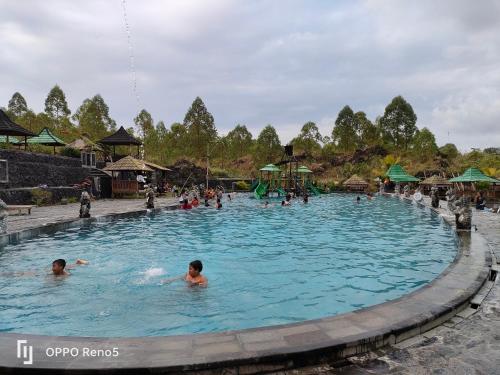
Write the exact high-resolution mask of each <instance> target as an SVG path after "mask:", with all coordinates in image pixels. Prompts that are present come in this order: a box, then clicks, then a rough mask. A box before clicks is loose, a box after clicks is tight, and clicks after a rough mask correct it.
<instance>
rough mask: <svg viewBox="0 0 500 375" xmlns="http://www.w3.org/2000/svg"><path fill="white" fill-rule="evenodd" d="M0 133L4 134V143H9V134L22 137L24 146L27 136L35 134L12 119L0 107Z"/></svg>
mask: <svg viewBox="0 0 500 375" xmlns="http://www.w3.org/2000/svg"><path fill="white" fill-rule="evenodd" d="M0 135H5V136H6V143H7V144H8V143H9V137H10V136H12V135H13V136H20V137H24V145H25V147H26V143H27V138H28V137H34V136H35V134H33V133H32V132H30V131H29V130H27V129H25V128H23V127H22V126H21V125H18V124H16V123H15V122H14V121H12V120H11V119H10V118H9V116H7V114H6V113H5V112H4V111H2V110H1V109H0Z"/></svg>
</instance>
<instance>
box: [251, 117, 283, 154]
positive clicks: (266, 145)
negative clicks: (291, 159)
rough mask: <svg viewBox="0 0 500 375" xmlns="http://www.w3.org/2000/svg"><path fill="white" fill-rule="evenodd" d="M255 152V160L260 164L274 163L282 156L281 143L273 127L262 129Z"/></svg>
mask: <svg viewBox="0 0 500 375" xmlns="http://www.w3.org/2000/svg"><path fill="white" fill-rule="evenodd" d="M255 151H256V153H255V159H256V160H257V161H258V162H260V163H262V162H264V163H273V162H275V161H276V160H275V159H277V158H278V157H279V156H280V154H281V153H282V149H281V142H280V139H279V137H278V133H276V129H274V127H273V126H271V125H267V126H266V127H265V128H264V129H262V131H261V132H260V134H259V136H258V137H257V141H256V143H255Z"/></svg>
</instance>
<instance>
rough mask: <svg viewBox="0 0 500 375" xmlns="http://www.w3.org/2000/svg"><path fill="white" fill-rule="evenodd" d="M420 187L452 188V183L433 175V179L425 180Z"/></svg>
mask: <svg viewBox="0 0 500 375" xmlns="http://www.w3.org/2000/svg"><path fill="white" fill-rule="evenodd" d="M420 185H430V186H437V187H446V186H450V185H451V182H449V181H448V180H447V179H446V178H444V177H441V176H438V175H436V174H435V175H432V176H431V177H427V178H426V179H425V180H423V181H422V182H421V183H420Z"/></svg>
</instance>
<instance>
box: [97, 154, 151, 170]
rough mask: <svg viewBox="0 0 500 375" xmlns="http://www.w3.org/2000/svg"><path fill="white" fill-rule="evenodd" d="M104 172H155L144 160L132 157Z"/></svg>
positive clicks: (107, 168)
mask: <svg viewBox="0 0 500 375" xmlns="http://www.w3.org/2000/svg"><path fill="white" fill-rule="evenodd" d="M103 171H148V172H152V171H153V170H152V169H151V168H150V167H148V166H147V165H146V164H145V163H144V162H143V161H142V160H138V159H135V158H133V157H132V156H125V157H124V158H122V159H120V160H118V161H117V162H115V163H111V164H110V165H108V166H106V167H105V168H103Z"/></svg>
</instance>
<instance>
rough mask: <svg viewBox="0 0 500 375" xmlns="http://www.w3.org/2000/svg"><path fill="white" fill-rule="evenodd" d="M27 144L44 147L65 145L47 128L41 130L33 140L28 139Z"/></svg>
mask: <svg viewBox="0 0 500 375" xmlns="http://www.w3.org/2000/svg"><path fill="white" fill-rule="evenodd" d="M28 143H29V144H35V145H44V146H65V145H66V143H64V141H62V140H61V139H59V138H57V137H56V136H55V135H54V134H53V133H52V132H51V131H50V130H49V129H48V128H43V130H42V131H41V132H40V133H39V134H38V135H37V136H36V137H33V138H30V139H28Z"/></svg>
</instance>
